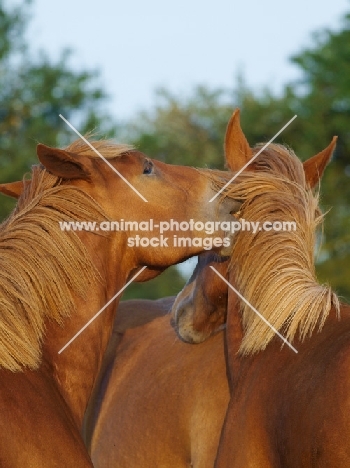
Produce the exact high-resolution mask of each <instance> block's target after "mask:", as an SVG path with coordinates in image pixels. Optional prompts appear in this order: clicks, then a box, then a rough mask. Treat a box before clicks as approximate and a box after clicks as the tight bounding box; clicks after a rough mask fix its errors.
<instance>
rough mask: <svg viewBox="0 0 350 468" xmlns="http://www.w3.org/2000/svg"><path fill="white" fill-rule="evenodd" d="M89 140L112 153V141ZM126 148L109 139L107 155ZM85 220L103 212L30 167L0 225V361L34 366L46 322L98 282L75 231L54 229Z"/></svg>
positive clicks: (82, 147) (13, 366) (64, 313)
mask: <svg viewBox="0 0 350 468" xmlns="http://www.w3.org/2000/svg"><path fill="white" fill-rule="evenodd" d="M93 144H94V146H96V147H97V148H98V150H100V151H101V152H102V153H104V156H105V157H109V158H110V157H112V147H113V145H112V144H110V143H109V142H108V143H106V142H94V143H93ZM129 149H130V147H127V146H116V145H114V153H113V154H114V156H118V155H120V154H122V153H123V152H125V151H128V150H129ZM66 150H68V151H71V152H74V153H78V152H79V153H82V152H83V153H84V152H85V153H86V155H89V156H90V155H91V152H92V151H91V149H89V148H88V146H87V145H86V144H85V143H84V144H81V142H80V140H79V141H78V142H75V143H73V144H72V145H70V146H69V147H68V148H66ZM86 219H94V220H96V221H102V220H106V219H107V217H106V215H105V213H104V212H103V210H102V208H101V207H99V206H98V205H97V203H96V202H95V201H94V200H93V199H92V198H91V197H90V196H89V195H87V194H86V193H84V192H83V191H82V190H80V189H78V188H77V187H74V186H72V185H65V184H62V181H61V180H60V179H58V178H57V177H55V176H53V175H51V174H49V173H48V172H47V171H46V170H45V169H44V168H43V167H42V166H34V167H33V171H32V182H31V183H30V184H29V185H28V186H27V187H26V189H25V190H24V192H23V194H22V195H21V197H20V198H19V201H18V204H17V206H16V208H15V210H14V212H13V213H12V214H11V215H10V217H9V218H8V219H7V220H5V221H4V222H3V223H2V224H1V226H0V311H1V316H0V366H1V367H3V368H6V369H9V370H11V371H19V370H21V369H23V367H28V368H31V369H35V368H37V367H38V365H39V363H40V359H41V343H42V340H43V336H44V333H45V321H46V320H47V319H49V320H55V321H56V322H58V323H62V321H63V319H64V318H65V317H68V316H70V315H71V314H73V313H74V296H77V295H78V296H80V297H82V298H87V293H88V291H89V285H91V284H92V283H93V282H95V281H102V278H101V277H100V275H99V273H98V271H97V269H96V268H95V266H94V265H93V263H92V260H91V259H90V258H89V255H88V252H87V250H86V248H85V246H84V244H83V243H82V241H81V240H80V238H79V237H78V236H77V235H76V234H75V233H74V232H72V231H70V232H62V231H61V230H60V225H59V222H60V221H67V220H76V221H83V220H86Z"/></svg>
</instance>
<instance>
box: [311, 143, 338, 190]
mask: <svg viewBox="0 0 350 468" xmlns="http://www.w3.org/2000/svg"><path fill="white" fill-rule="evenodd" d="M337 139H338V137H336V136H335V137H333V139H332V141H331V142H330V144H329V145H328V146H327V148H325V149H324V150H323V151H321V152H320V153H318V154H316V155H315V156H313V157H312V158H310V159H308V160H307V161H305V162H304V164H303V166H304V172H305V178H306V183H307V184H308V185H309V187H311V188H313V187H315V186H316V184H317V183H318V181H319V180H320V179H321V177H322V174H323V172H324V170H325V168H326V166H327V164H328V163H329V161H330V159H331V157H332V154H333V151H334V149H335V145H336V144H337Z"/></svg>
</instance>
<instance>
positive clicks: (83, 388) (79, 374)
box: [42, 239, 132, 427]
mask: <svg viewBox="0 0 350 468" xmlns="http://www.w3.org/2000/svg"><path fill="white" fill-rule="evenodd" d="M98 241H99V242H97V244H95V245H90V246H87V248H88V250H89V252H90V253H91V255H94V258H96V252H98V255H97V257H98V260H97V262H95V264H96V266H97V268H98V269H99V270H100V273H101V275H102V276H103V278H104V279H105V280H106V283H105V284H104V285H103V284H100V283H98V282H96V283H95V284H92V285H90V289H89V297H88V300H87V301H84V300H82V299H81V298H76V300H75V304H76V310H75V312H74V315H73V314H72V316H71V317H70V318H68V319H66V321H65V322H64V326H63V327H62V326H60V325H58V324H57V323H53V322H50V323H48V324H47V332H46V335H45V342H44V346H43V366H42V370H43V372H48V373H49V376H51V375H52V373H53V375H54V379H55V382H56V384H57V386H58V389H59V391H60V393H61V394H62V395H63V398H64V399H65V401H66V403H67V405H68V407H69V408H70V411H71V413H72V414H73V417H74V419H75V421H76V423H77V424H78V426H79V427H81V425H82V421H83V415H84V412H85V409H86V406H87V403H88V401H89V398H90V394H91V391H92V387H93V385H94V382H95V379H96V377H97V374H98V372H99V368H100V365H101V362H102V357H103V354H104V352H105V350H106V347H107V344H108V340H109V338H110V334H111V331H112V327H113V322H114V316H115V311H116V308H117V306H118V303H119V299H120V297H119V296H118V297H117V298H116V300H115V301H113V302H112V304H111V305H109V306H108V307H107V308H106V309H105V310H104V311H103V312H102V313H101V314H100V315H99V316H98V317H96V319H94V320H93V321H92V323H91V324H90V325H89V326H87V328H86V329H84V331H82V333H81V334H80V335H79V336H78V337H77V338H76V339H75V340H74V341H73V342H72V343H71V344H70V345H69V346H68V347H67V348H66V349H65V350H63V351H62V352H61V353H60V354H59V353H58V352H59V351H60V350H61V349H62V348H63V347H64V346H65V345H66V344H67V342H68V341H69V340H70V339H71V338H72V337H74V336H75V335H76V334H77V332H79V331H80V330H81V329H82V328H83V327H84V326H85V325H86V324H87V322H88V321H89V320H90V319H91V318H93V317H94V316H95V315H96V313H97V312H98V311H99V310H101V308H102V307H103V306H104V305H105V304H106V303H107V302H108V301H109V300H110V299H111V298H112V297H113V296H114V295H115V294H116V293H117V292H118V291H119V290H120V289H121V288H122V287H123V286H124V285H125V283H126V281H127V278H128V276H129V273H130V271H131V269H132V268H131V261H132V260H131V259H129V258H128V257H127V256H126V255H124V257H123V259H122V261H121V262H120V264H119V266H118V268H115V261H114V262H113V261H112V262H111V261H110V259H111V257H112V256H111V255H110V254H108V255H107V254H106V255H105V258H103V256H102V252H108V250H107V249H106V248H105V246H103V245H102V244H103V241H104V239H102V240H101V239H98ZM120 251H122V250H119V252H120ZM113 264H114V268H113Z"/></svg>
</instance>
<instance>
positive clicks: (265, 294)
mask: <svg viewBox="0 0 350 468" xmlns="http://www.w3.org/2000/svg"><path fill="white" fill-rule="evenodd" d="M257 149H259V147H258V148H257ZM256 169H257V170H258V171H259V170H260V171H261V170H262V171H263V172H254V173H248V172H246V173H244V174H242V175H241V176H239V177H240V182H241V183H240V184H238V185H233V186H232V187H231V188H230V193H229V196H230V197H233V198H238V199H242V200H243V202H244V203H243V205H242V209H241V217H242V218H244V219H245V220H247V221H259V222H260V226H261V225H262V223H264V222H265V221H268V222H274V221H280V222H283V221H295V222H296V230H295V231H282V230H281V231H263V230H261V231H259V232H257V234H255V235H254V234H252V233H251V232H241V233H239V234H237V235H236V237H235V242H234V247H233V252H232V268H233V269H234V272H235V275H234V276H235V278H236V287H237V288H238V290H239V291H240V293H241V294H242V295H243V296H244V297H245V298H246V299H247V300H248V301H249V302H250V303H251V304H252V305H253V306H254V307H255V308H256V309H257V310H258V311H259V312H260V313H261V314H262V315H263V316H264V317H265V318H266V319H267V320H268V322H269V323H270V324H271V325H272V326H273V327H274V328H275V329H277V330H278V331H279V332H280V333H281V334H283V335H284V336H285V337H286V338H287V339H288V340H289V341H293V339H294V338H296V337H298V338H299V339H301V340H304V339H305V337H307V336H310V335H311V334H312V333H313V331H314V330H321V329H322V327H323V325H324V322H325V320H326V318H327V316H328V315H329V312H330V310H331V307H332V305H333V306H334V307H335V309H336V311H337V313H339V302H338V298H337V296H336V295H335V294H334V293H333V292H332V291H331V289H330V288H329V287H328V286H325V285H320V284H319V283H318V282H317V279H316V274H315V266H314V247H315V235H316V234H315V233H316V227H317V226H318V225H320V224H321V223H322V216H321V214H320V210H319V207H318V196H317V195H315V194H314V193H313V192H312V191H311V190H310V189H309V188H308V187H307V186H306V181H305V175H304V171H303V166H302V163H301V162H300V161H299V159H298V158H297V157H296V156H295V155H294V153H292V152H291V151H289V150H287V149H286V148H284V147H283V146H280V145H271V146H270V147H269V148H268V149H267V150H265V151H264V152H263V153H262V154H261V155H260V156H258V161H257V166H256ZM265 171H266V173H265ZM242 322H243V327H244V332H245V333H244V338H243V341H242V344H241V348H240V352H241V353H242V354H245V355H247V354H252V353H255V352H258V351H260V350H263V349H265V348H266V346H267V345H268V343H269V342H270V341H271V340H272V338H273V337H274V336H275V333H274V331H273V330H271V328H270V327H268V326H267V325H266V324H265V323H264V322H263V321H262V320H261V319H260V318H259V317H258V316H257V315H256V314H255V313H254V312H253V311H252V310H251V308H250V307H249V306H248V305H245V304H243V305H242Z"/></svg>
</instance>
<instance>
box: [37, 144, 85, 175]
mask: <svg viewBox="0 0 350 468" xmlns="http://www.w3.org/2000/svg"><path fill="white" fill-rule="evenodd" d="M36 152H37V155H38V158H39V161H40V162H41V164H42V165H43V166H44V167H45V168H46V169H47V170H48V171H49V172H50V173H51V174H53V175H55V176H57V177H61V178H62V179H82V180H88V181H90V180H91V172H90V169H89V164H88V158H86V157H85V156H78V155H76V154H74V153H70V152H69V151H65V150H61V149H58V148H51V147H50V146H46V145H42V144H41V143H39V144H38V146H37V147H36Z"/></svg>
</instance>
